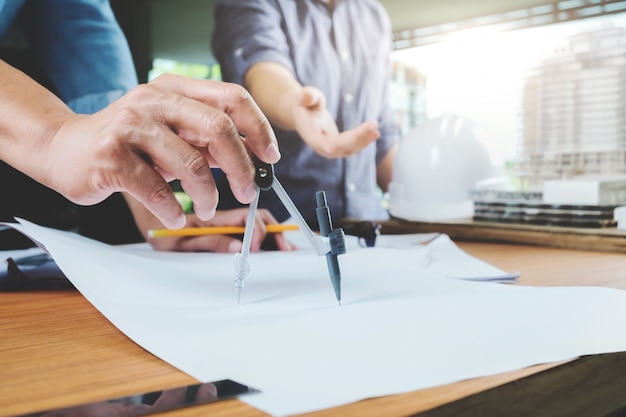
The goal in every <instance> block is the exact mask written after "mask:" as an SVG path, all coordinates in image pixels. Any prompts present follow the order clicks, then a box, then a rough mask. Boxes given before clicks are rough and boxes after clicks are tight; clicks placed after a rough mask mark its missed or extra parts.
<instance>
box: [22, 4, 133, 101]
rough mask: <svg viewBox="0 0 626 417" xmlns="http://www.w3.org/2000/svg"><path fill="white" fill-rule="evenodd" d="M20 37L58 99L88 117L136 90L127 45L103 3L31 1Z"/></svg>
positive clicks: (107, 6) (25, 8)
mask: <svg viewBox="0 0 626 417" xmlns="http://www.w3.org/2000/svg"><path fill="white" fill-rule="evenodd" d="M21 18H22V22H23V26H24V32H25V34H26V36H27V38H28V40H29V42H30V44H31V47H32V49H33V51H34V53H35V55H36V57H37V59H38V61H39V62H40V63H41V66H42V69H43V70H44V71H45V73H46V75H47V76H48V77H49V78H50V80H51V81H52V83H53V84H54V87H55V89H56V92H57V94H58V95H59V96H60V98H61V99H62V100H63V101H65V102H66V103H67V104H68V105H69V106H70V107H71V108H72V109H73V110H74V111H76V112H78V113H93V112H95V111H98V110H100V109H101V108H103V107H105V106H106V105H108V104H109V103H110V102H112V101H113V100H115V99H117V98H119V97H120V96H121V95H122V94H124V93H125V92H126V91H128V90H130V89H131V88H133V87H135V86H136V85H137V74H136V72H135V67H134V63H133V60H132V56H131V53H130V49H129V47H128V43H127V41H126V38H125V36H124V33H123V32H122V30H121V28H120V27H119V25H118V23H117V20H116V19H115V16H114V14H113V11H112V10H111V7H110V5H109V2H108V1H107V0H35V1H29V2H26V4H25V6H24V10H23V14H22V16H21Z"/></svg>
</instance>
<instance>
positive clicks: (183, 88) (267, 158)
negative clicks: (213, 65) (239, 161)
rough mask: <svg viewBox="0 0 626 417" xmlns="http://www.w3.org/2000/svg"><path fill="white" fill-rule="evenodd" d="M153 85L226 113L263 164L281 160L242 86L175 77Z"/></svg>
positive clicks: (265, 124) (273, 138)
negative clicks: (159, 85) (158, 85)
mask: <svg viewBox="0 0 626 417" xmlns="http://www.w3.org/2000/svg"><path fill="white" fill-rule="evenodd" d="M154 82H156V83H159V84H161V85H164V86H166V87H167V88H169V89H171V90H172V91H174V92H176V93H178V94H181V95H183V96H185V97H189V98H192V99H194V100H197V101H200V102H202V103H204V104H206V105H208V106H211V107H214V108H216V109H218V110H220V111H222V112H224V113H226V114H227V115H229V117H230V118H231V119H232V121H233V122H234V124H235V125H236V127H237V131H238V132H239V133H241V135H243V136H245V137H246V139H247V142H248V145H249V147H250V149H251V150H252V152H253V153H254V154H255V155H257V156H258V157H259V158H260V159H261V160H262V161H264V162H267V163H271V164H273V163H276V162H278V160H279V159H280V153H279V151H278V142H277V140H276V136H275V135H274V132H273V130H272V128H271V126H270V123H269V121H268V120H267V118H266V117H265V116H264V115H263V113H262V112H261V109H260V108H259V106H258V105H257V104H256V103H255V102H254V100H253V99H252V96H251V95H250V93H248V91H247V90H246V89H244V88H243V87H241V86H239V85H236V84H231V83H224V82H217V81H212V80H197V79H190V78H186V77H177V76H174V75H166V76H161V77H159V78H157V79H156V80H155V81H154Z"/></svg>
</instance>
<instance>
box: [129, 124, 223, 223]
mask: <svg viewBox="0 0 626 417" xmlns="http://www.w3.org/2000/svg"><path fill="white" fill-rule="evenodd" d="M149 132H150V133H152V135H150V138H147V137H144V138H143V139H145V140H143V141H141V138H137V137H136V138H134V140H135V141H136V142H135V146H137V147H140V148H141V149H142V151H143V152H144V153H145V154H147V156H148V158H149V159H150V160H151V162H152V163H153V164H154V166H155V167H156V170H157V171H158V172H159V173H160V174H161V176H162V177H163V178H165V179H169V178H178V179H180V181H181V185H182V186H183V188H184V190H185V192H186V193H187V194H188V195H189V197H191V199H192V200H193V202H194V212H195V213H196V214H197V216H198V217H199V218H201V219H204V220H208V219H210V218H211V217H213V215H214V214H215V209H216V207H217V202H218V199H219V196H218V192H217V187H216V185H215V181H214V179H213V174H212V173H211V167H210V166H209V163H208V162H207V160H206V158H205V156H204V155H203V154H202V152H200V151H199V150H198V149H196V148H194V147H193V146H191V145H190V144H189V143H187V142H185V141H184V140H181V139H180V138H179V137H178V136H177V135H176V134H174V133H172V132H171V131H170V130H168V129H166V128H161V129H157V130H156V131H155V130H154V129H151V130H150V131H149ZM137 139H139V140H137ZM168 187H169V186H168ZM155 215H156V213H155ZM157 217H159V216H158V215H157ZM159 218H160V217H159ZM166 226H168V224H166ZM182 226H183V225H180V226H179V227H182Z"/></svg>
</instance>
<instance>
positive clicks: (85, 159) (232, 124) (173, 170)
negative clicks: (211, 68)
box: [43, 75, 280, 228]
mask: <svg viewBox="0 0 626 417" xmlns="http://www.w3.org/2000/svg"><path fill="white" fill-rule="evenodd" d="M44 145H46V144H45V143H44ZM248 149H249V150H250V151H251V152H252V153H254V154H256V155H257V156H258V157H259V158H260V159H261V160H263V161H265V162H268V163H275V162H277V161H278V159H279V158H280V154H279V152H278V148H277V142H276V138H275V136H274V134H273V132H272V129H271V127H270V125H269V122H268V121H267V120H266V118H265V117H264V116H263V114H262V113H261V111H260V109H259V108H258V106H257V105H256V104H255V102H254V101H253V100H252V98H251V96H250V95H249V94H248V92H247V91H246V90H245V89H243V88H242V87H240V86H236V85H234V84H228V83H221V82H215V81H209V80H194V79H191V78H186V77H179V76H173V75H166V76H161V77H159V78H157V79H156V80H154V81H152V82H151V83H149V84H144V85H140V86H138V87H137V88H135V89H134V90H132V91H131V92H129V93H128V94H127V95H126V96H124V97H122V98H121V99H119V100H118V101H116V102H114V103H112V104H111V105H110V106H108V107H107V108H105V109H104V110H102V111H100V112H98V113H96V114H94V115H89V116H87V115H73V114H72V116H71V117H67V118H66V119H65V120H64V121H63V123H62V124H61V125H60V126H59V128H58V130H56V131H54V132H52V136H51V137H50V138H49V141H48V142H47V149H46V151H45V153H46V158H45V160H44V161H43V163H44V167H43V169H44V170H45V171H44V172H45V174H44V176H45V178H46V181H44V183H46V185H48V186H50V187H51V188H53V189H56V190H57V191H59V192H61V193H62V194H63V195H64V196H65V197H67V198H68V199H70V200H72V201H74V202H75V203H78V204H95V203H98V202H100V201H102V200H104V199H105V198H106V197H108V196H109V195H110V194H112V193H113V192H116V191H126V192H127V193H129V194H130V195H132V196H133V197H135V198H136V199H137V200H138V201H140V202H141V203H142V204H143V205H145V207H147V208H148V209H149V210H150V211H151V212H152V213H153V214H154V215H155V216H156V217H157V218H158V219H159V220H160V221H161V222H162V223H163V224H164V225H165V226H166V227H169V228H179V227H182V226H184V224H185V221H186V220H185V217H184V214H183V211H182V209H181V207H180V205H179V204H178V202H177V201H176V198H175V197H174V194H173V192H172V190H171V188H170V187H169V185H168V184H167V181H169V180H172V179H174V178H176V179H180V180H181V184H182V186H183V187H184V189H185V191H186V192H187V193H188V194H189V195H190V196H191V198H192V200H193V201H194V208H195V211H196V214H197V216H198V218H200V219H204V220H208V219H210V218H211V217H212V216H213V215H214V213H215V208H216V205H217V201H218V193H217V189H216V187H215V182H214V180H213V177H212V175H211V170H210V168H211V167H218V166H219V167H221V168H222V170H223V171H224V172H225V173H226V175H227V177H228V180H229V182H230V185H231V188H232V190H233V193H234V195H235V196H236V197H237V199H238V200H239V201H240V202H242V203H248V202H250V201H251V200H252V198H253V197H254V195H255V187H254V183H253V180H254V167H253V164H252V161H251V159H250V156H249V154H248Z"/></svg>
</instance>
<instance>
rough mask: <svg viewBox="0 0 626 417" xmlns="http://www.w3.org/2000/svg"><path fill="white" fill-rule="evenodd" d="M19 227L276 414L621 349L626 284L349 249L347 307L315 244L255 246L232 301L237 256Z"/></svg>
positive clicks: (195, 364) (117, 315)
mask: <svg viewBox="0 0 626 417" xmlns="http://www.w3.org/2000/svg"><path fill="white" fill-rule="evenodd" d="M16 227H17V228H18V230H21V231H23V232H24V233H25V234H28V235H30V236H31V238H33V239H35V240H38V241H39V242H41V243H42V244H43V245H45V247H46V248H47V249H48V251H49V252H50V253H51V254H52V255H53V257H54V258H55V259H56V261H57V263H58V264H59V266H60V267H61V269H62V270H63V271H64V272H65V274H66V275H67V276H68V277H69V278H70V279H71V280H72V282H73V283H74V285H75V286H76V287H77V288H78V289H79V290H80V291H81V292H82V293H83V294H84V295H85V297H87V299H89V300H90V301H91V302H92V303H93V304H94V305H95V306H96V307H97V308H98V309H99V310H100V311H101V312H102V313H103V314H104V315H105V316H106V317H107V318H108V319H109V320H111V322H113V323H114V324H115V325H116V326H117V327H118V328H120V330H122V331H123V332H124V333H126V334H127V335H128V336H129V337H130V338H131V339H133V340H134V341H135V342H137V343H138V344H139V345H141V346H143V347H144V348H145V349H147V350H148V351H150V352H152V353H154V354H155V355H157V356H158V357H160V358H162V359H163V360H165V361H167V362H169V363H171V364H172V365H174V366H176V367H178V368H179V369H181V370H183V371H184V372H187V373H188V374H190V375H192V376H194V377H196V378H198V379H199V380H201V381H205V382H208V381H213V380H219V379H224V378H230V379H233V380H235V381H238V382H241V383H244V384H247V385H250V386H252V387H254V388H257V389H260V390H261V391H262V393H260V394H254V395H250V396H245V397H242V401H245V402H247V403H249V404H251V405H252V406H255V407H257V408H259V409H261V410H263V411H265V412H267V413H269V414H272V415H276V416H282V415H291V414H297V413H302V412H307V411H313V410H317V409H322V408H328V407H332V406H337V405H341V404H345V403H349V402H353V401H357V400H360V399H364V398H368V397H374V396H380V395H387V394H394V393H401V392H406V391H411V390H416V389H420V388H425V387H431V386H435V385H440V384H446V383H450V382H455V381H459V380H463V379H467V378H473V377H478V376H484V375H489V374H494V373H499V372H504V371H509V370H514V369H519V368H522V367H526V366H530V365H534V364H537V363H543V362H550V361H559V360H564V359H568V358H573V357H576V356H579V355H584V354H594V353H606V352H615V351H622V350H626V334H625V333H624V331H623V329H624V328H626V292H624V291H621V290H615V289H608V288H593V287H567V288H532V287H517V286H509V285H502V284H494V283H484V282H470V281H465V280H458V279H450V278H445V277H444V276H443V275H442V274H440V273H434V272H432V271H430V268H427V269H426V270H424V269H423V268H422V267H421V262H422V260H423V257H424V255H425V253H426V252H425V251H423V250H415V251H413V250H398V249H390V248H383V247H378V248H367V249H352V250H350V251H349V252H348V253H347V254H346V255H343V256H342V257H341V258H340V264H341V269H342V288H343V305H342V306H338V305H337V302H336V300H335V297H334V293H333V290H332V287H331V284H330V280H329V278H328V273H327V271H326V263H325V260H324V258H321V257H318V256H316V255H314V253H313V251H311V250H308V249H303V250H300V251H297V252H292V253H278V252H272V253H254V254H252V255H251V257H250V265H251V273H250V276H249V279H248V283H247V285H246V287H245V288H244V292H243V294H242V304H241V305H237V304H236V295H235V290H234V286H233V279H234V267H233V265H234V263H233V257H232V255H220V254H206V253H202V254H199V253H155V252H152V251H151V250H146V248H145V247H141V248H138V249H136V248H132V247H131V248H129V247H112V246H108V245H104V244H101V243H98V242H94V241H91V240H88V239H85V238H83V237H80V236H77V235H75V234H71V233H67V232H60V231H56V230H52V229H47V228H42V227H39V226H36V225H33V224H31V223H27V222H23V226H16ZM440 244H441V245H442V246H445V245H452V246H451V247H452V251H451V252H454V251H455V250H456V249H458V248H456V246H455V245H454V244H453V243H452V242H449V243H446V242H445V239H444V240H442V241H441V242H440ZM454 248H456V249H454ZM444 252H445V251H444ZM441 253H443V252H439V254H440V255H441ZM465 255H466V254H465ZM437 261H438V262H444V261H445V259H443V258H442V259H437ZM449 261H450V262H454V258H450V259H449Z"/></svg>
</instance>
